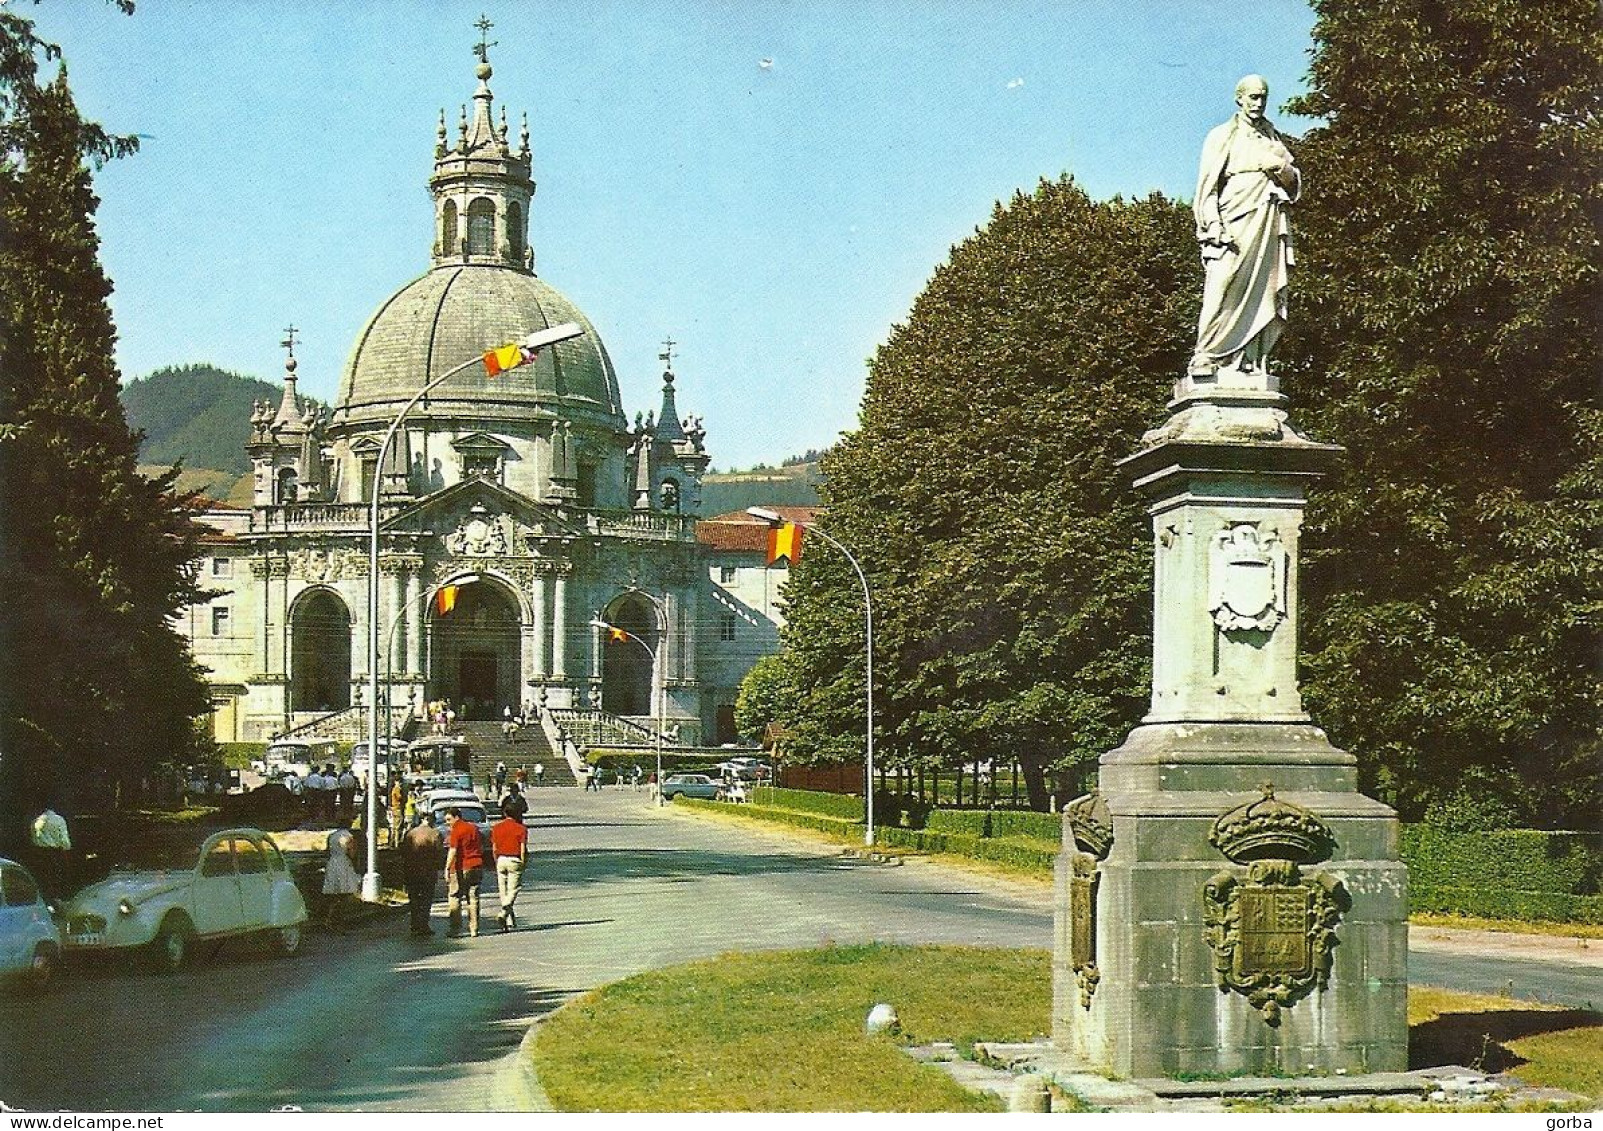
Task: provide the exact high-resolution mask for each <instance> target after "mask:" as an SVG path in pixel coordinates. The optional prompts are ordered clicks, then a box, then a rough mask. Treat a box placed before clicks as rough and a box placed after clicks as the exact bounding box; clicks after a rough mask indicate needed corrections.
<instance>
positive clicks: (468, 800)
mask: <svg viewBox="0 0 1603 1131" xmlns="http://www.w3.org/2000/svg"><path fill="white" fill-rule="evenodd" d="M424 805H425V807H426V808H427V810H428V812H430V813H433V814H434V827H435V828H437V829H439V830H440V835H441V836H445V835H446V830H445V814H446V813H447V812H448V811H449V810H451V809H457V810H460V811H461V819H462V820H464V821H471V822H472V823H473V824H475V825H477V826H478V827H479V844H480V845H481V846H482V847H486V848H487V847H488V845H489V843H490V814H489V811H488V810H486V809H485V807H484V802H483V801H482V800H480V798H479V795H478V794H476V793H453V792H451V791H449V790H439V791H437V792H435V793H433V794H431V795H430V796H429V798H428V800H427V801H426V802H424Z"/></svg>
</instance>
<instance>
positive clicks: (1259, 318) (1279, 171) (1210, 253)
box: [1188, 75, 1302, 377]
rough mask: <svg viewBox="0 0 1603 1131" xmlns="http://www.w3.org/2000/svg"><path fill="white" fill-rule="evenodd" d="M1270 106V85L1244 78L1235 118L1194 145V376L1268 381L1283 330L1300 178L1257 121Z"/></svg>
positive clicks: (1283, 148)
mask: <svg viewBox="0 0 1603 1131" xmlns="http://www.w3.org/2000/svg"><path fill="white" fill-rule="evenodd" d="M1268 101H1269V84H1268V83H1267V82H1265V81H1264V80H1263V78H1262V77H1261V76H1259V75H1248V76H1247V77H1246V78H1244V79H1242V80H1241V81H1240V82H1239V83H1237V84H1236V105H1237V106H1238V107H1240V109H1239V111H1238V112H1237V113H1236V115H1235V116H1234V117H1232V118H1231V119H1230V120H1229V121H1228V122H1225V123H1224V124H1223V125H1221V126H1216V127H1215V128H1214V129H1212V130H1211V131H1209V133H1208V138H1207V140H1206V141H1204V142H1203V144H1202V166H1201V169H1200V171H1199V173H1198V175H1197V193H1196V197H1195V198H1194V200H1193V201H1192V206H1191V207H1192V211H1193V212H1194V213H1195V215H1196V219H1197V242H1198V243H1199V244H1201V247H1202V263H1203V267H1204V269H1205V271H1206V273H1207V274H1206V281H1205V282H1204V284H1203V290H1202V314H1201V316H1200V317H1199V318H1198V320H1197V348H1196V351H1195V353H1193V355H1192V358H1191V365H1190V367H1189V370H1188V372H1189V373H1190V374H1191V375H1192V376H1193V377H1208V376H1213V375H1215V374H1217V373H1218V372H1219V371H1220V370H1221V369H1224V370H1234V371H1237V372H1241V373H1250V374H1257V375H1263V374H1267V372H1268V365H1267V361H1268V358H1269V352H1270V351H1271V350H1272V349H1274V346H1275V342H1276V340H1277V339H1279V337H1280V333H1281V331H1282V330H1283V329H1284V328H1285V325H1286V281H1287V277H1288V276H1289V274H1290V271H1291V266H1292V263H1293V262H1294V260H1293V257H1292V250H1291V225H1290V223H1289V222H1288V221H1287V218H1286V212H1287V209H1288V207H1289V206H1290V205H1291V204H1293V203H1295V202H1296V200H1297V198H1298V197H1299V196H1300V195H1301V193H1302V175H1301V174H1300V173H1299V172H1298V171H1297V166H1296V165H1295V164H1294V163H1293V160H1294V159H1293V157H1292V154H1291V150H1290V149H1289V148H1288V147H1287V144H1286V141H1287V139H1286V138H1285V137H1283V136H1282V135H1281V134H1280V133H1278V132H1277V131H1276V130H1275V127H1274V126H1272V125H1270V124H1269V120H1268V119H1267V118H1265V117H1264V106H1265V104H1266V103H1267V102H1268Z"/></svg>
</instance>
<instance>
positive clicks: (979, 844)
mask: <svg viewBox="0 0 1603 1131" xmlns="http://www.w3.org/2000/svg"><path fill="white" fill-rule="evenodd" d="M874 834H875V836H874V839H875V840H876V841H877V842H879V843H881V844H888V845H897V846H900V847H902V848H912V849H916V850H918V851H920V852H946V853H950V854H952V855H954V856H967V857H969V858H970V859H973V860H989V861H992V862H993V863H997V864H1006V865H1008V866H1010V867H1014V868H1017V869H1019V870H1020V871H1025V872H1035V873H1040V874H1042V875H1047V876H1050V875H1051V874H1052V866H1053V864H1054V863H1055V862H1056V861H1057V855H1058V853H1057V847H1056V846H1055V845H1048V844H1046V843H1044V842H1042V841H1040V840H1038V839H1036V838H1035V837H980V836H969V835H966V834H964V833H958V832H942V831H940V830H938V829H927V828H926V829H899V828H895V827H893V826H890V825H882V826H881V827H879V828H877V829H875V830H874Z"/></svg>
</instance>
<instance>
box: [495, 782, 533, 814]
mask: <svg viewBox="0 0 1603 1131" xmlns="http://www.w3.org/2000/svg"><path fill="white" fill-rule="evenodd" d="M501 812H502V813H503V814H505V815H506V816H508V817H511V818H512V819H513V820H515V821H522V820H523V818H525V817H527V816H528V815H529V799H528V798H527V797H525V796H523V790H522V789H520V788H518V783H517V782H512V783H511V784H510V785H508V786H507V791H506V794H505V795H504V796H503V797H502V798H501Z"/></svg>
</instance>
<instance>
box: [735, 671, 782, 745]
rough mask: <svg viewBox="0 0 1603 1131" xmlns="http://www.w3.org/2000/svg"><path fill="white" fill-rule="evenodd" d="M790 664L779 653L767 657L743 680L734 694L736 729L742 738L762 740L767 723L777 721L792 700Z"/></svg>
mask: <svg viewBox="0 0 1603 1131" xmlns="http://www.w3.org/2000/svg"><path fill="white" fill-rule="evenodd" d="M789 671H790V669H789V666H788V665H787V664H786V663H785V658H784V656H783V655H781V654H779V653H774V654H773V655H768V656H764V657H763V658H762V659H760V660H758V661H757V662H756V663H755V664H753V665H752V667H751V671H749V672H747V673H746V678H745V679H743V680H741V681H740V690H739V692H738V693H736V695H735V729H736V730H738V731H739V732H740V735H741V737H742V738H747V739H750V740H752V741H753V742H756V741H760V740H761V739H762V737H763V733H764V732H765V731H766V730H767V729H768V724H769V723H772V722H776V721H778V719H779V717H780V715H781V714H782V713H783V712H784V709H785V704H786V703H787V702H788V701H789V699H790V696H791V692H790V688H789V686H788V676H789Z"/></svg>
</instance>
